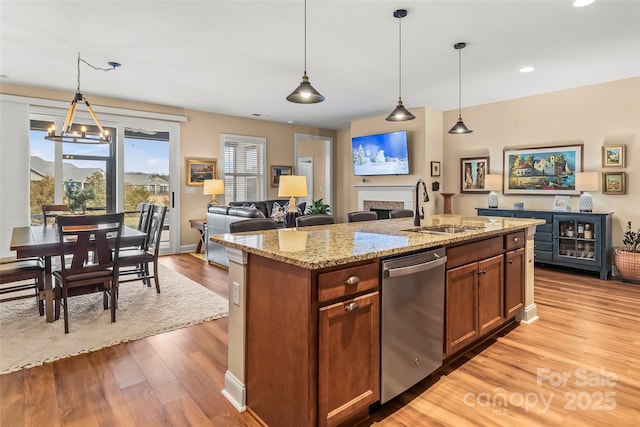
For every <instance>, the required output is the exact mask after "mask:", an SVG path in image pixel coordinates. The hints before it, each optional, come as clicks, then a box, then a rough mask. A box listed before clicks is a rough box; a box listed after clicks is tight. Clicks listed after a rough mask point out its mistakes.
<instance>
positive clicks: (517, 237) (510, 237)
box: [504, 231, 524, 251]
mask: <svg viewBox="0 0 640 427" xmlns="http://www.w3.org/2000/svg"><path fill="white" fill-rule="evenodd" d="M523 246H524V231H518V232H516V233H509V234H506V235H505V236H504V248H505V249H506V250H508V251H510V250H512V249H517V248H521V247H523Z"/></svg>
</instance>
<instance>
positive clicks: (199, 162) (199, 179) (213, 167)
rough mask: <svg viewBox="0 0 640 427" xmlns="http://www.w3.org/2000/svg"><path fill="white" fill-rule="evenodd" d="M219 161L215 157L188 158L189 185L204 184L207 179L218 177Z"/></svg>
mask: <svg viewBox="0 0 640 427" xmlns="http://www.w3.org/2000/svg"><path fill="white" fill-rule="evenodd" d="M217 170H218V161H217V160H215V159H187V185H193V186H198V185H204V180H205V179H216V178H218V176H217Z"/></svg>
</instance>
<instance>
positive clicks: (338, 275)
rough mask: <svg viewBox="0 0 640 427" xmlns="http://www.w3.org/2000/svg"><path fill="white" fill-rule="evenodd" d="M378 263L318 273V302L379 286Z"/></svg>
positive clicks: (375, 288)
mask: <svg viewBox="0 0 640 427" xmlns="http://www.w3.org/2000/svg"><path fill="white" fill-rule="evenodd" d="M378 276H379V267H378V263H377V262H375V263H371V264H365V265H358V266H355V267H348V268H343V269H341V270H336V271H330V272H328V273H321V274H319V275H318V302H320V303H322V302H326V301H331V300H335V299H339V298H343V297H347V296H349V295H353V294H358V293H360V292H363V291H367V290H377V289H378V288H379V277H378Z"/></svg>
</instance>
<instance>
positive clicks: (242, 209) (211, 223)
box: [205, 199, 306, 267]
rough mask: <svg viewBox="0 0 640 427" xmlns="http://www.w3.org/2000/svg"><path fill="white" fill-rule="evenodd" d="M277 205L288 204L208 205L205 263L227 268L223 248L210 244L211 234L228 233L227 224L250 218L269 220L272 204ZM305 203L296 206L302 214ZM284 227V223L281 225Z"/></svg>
mask: <svg viewBox="0 0 640 427" xmlns="http://www.w3.org/2000/svg"><path fill="white" fill-rule="evenodd" d="M276 202H277V203H278V205H279V206H281V207H282V206H284V205H285V204H287V203H288V202H289V200H288V199H284V200H263V201H257V202H231V203H229V206H220V205H210V206H209V207H208V208H207V227H206V232H205V242H206V246H205V256H206V258H207V261H211V262H214V263H216V264H218V265H221V266H223V267H228V266H229V259H228V258H227V252H226V250H225V247H224V246H222V245H220V244H218V243H215V242H212V241H211V240H210V239H209V236H211V235H213V234H225V233H229V224H231V223H232V222H236V221H242V220H245V219H251V218H271V216H272V214H273V204H274V203H276ZM305 207H306V205H305V203H301V204H299V205H298V208H299V209H300V211H301V212H302V213H304V210H305ZM282 226H283V227H284V226H285V225H284V223H283V224H282Z"/></svg>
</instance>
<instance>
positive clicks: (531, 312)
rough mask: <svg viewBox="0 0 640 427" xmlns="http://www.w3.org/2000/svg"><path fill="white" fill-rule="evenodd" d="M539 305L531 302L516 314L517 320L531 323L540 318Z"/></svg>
mask: <svg viewBox="0 0 640 427" xmlns="http://www.w3.org/2000/svg"><path fill="white" fill-rule="evenodd" d="M539 318H540V317H538V306H537V305H535V304H531V305H530V306H529V307H525V309H524V310H522V311H521V312H520V313H518V314H516V320H517V321H518V322H520V323H524V324H525V325H529V324H531V323H533V322H535V321H536V320H538V319H539Z"/></svg>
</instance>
